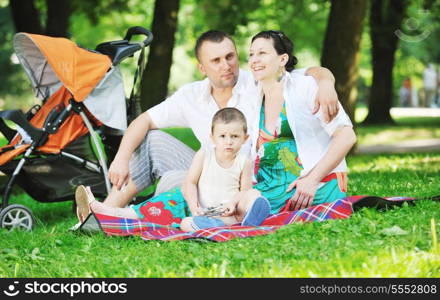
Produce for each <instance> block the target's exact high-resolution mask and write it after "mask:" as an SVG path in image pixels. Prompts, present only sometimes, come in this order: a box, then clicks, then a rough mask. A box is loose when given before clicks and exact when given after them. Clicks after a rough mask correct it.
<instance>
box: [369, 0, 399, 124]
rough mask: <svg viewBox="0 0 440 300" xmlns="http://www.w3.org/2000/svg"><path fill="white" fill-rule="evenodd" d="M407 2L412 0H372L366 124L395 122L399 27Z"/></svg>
mask: <svg viewBox="0 0 440 300" xmlns="http://www.w3.org/2000/svg"><path fill="white" fill-rule="evenodd" d="M407 4H408V0H372V1H371V9H370V37H371V42H372V66H373V83H372V86H371V92H370V99H369V103H368V115H367V118H366V119H365V121H364V123H365V124H385V123H388V124H392V123H394V121H393V119H392V117H391V114H390V108H391V105H392V100H393V67H394V62H395V52H396V49H397V45H398V41H399V39H398V36H397V35H396V30H398V29H399V28H400V27H401V25H402V20H403V18H404V15H405V9H406V6H407Z"/></svg>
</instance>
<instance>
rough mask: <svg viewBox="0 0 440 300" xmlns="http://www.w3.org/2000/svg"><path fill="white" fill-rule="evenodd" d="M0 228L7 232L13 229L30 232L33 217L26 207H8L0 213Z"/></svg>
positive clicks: (14, 205)
mask: <svg viewBox="0 0 440 300" xmlns="http://www.w3.org/2000/svg"><path fill="white" fill-rule="evenodd" d="M0 226H1V227H2V228H5V229H7V230H9V231H12V230H14V229H21V230H26V231H30V230H32V227H33V226H34V217H33V216H32V213H31V211H30V210H29V209H28V208H27V207H26V206H23V205H20V204H12V205H8V206H6V207H5V208H4V209H3V210H2V211H1V212H0Z"/></svg>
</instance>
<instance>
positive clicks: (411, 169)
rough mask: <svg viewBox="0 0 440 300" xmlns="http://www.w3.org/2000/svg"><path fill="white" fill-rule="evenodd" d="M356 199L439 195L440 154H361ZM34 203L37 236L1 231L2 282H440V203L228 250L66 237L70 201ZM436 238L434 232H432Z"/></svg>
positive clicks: (304, 228)
mask: <svg viewBox="0 0 440 300" xmlns="http://www.w3.org/2000/svg"><path fill="white" fill-rule="evenodd" d="M348 161H349V165H350V166H351V173H350V181H349V188H350V193H352V194H374V195H380V196H393V195H403V196H418V197H419V196H428V195H434V194H439V191H440V180H439V174H440V153H424V154H399V155H387V156H385V155H359V156H354V157H350V158H349V159H348ZM13 202H18V203H22V204H25V205H27V206H29V207H30V208H31V209H32V210H33V212H34V214H35V216H36V219H37V226H36V228H35V229H34V231H32V232H6V231H0V239H1V241H2V242H1V244H2V247H1V249H0V277H439V276H440V249H439V245H437V244H435V243H434V242H433V241H435V239H433V233H435V231H434V230H433V229H432V227H431V220H434V223H435V224H436V227H437V229H436V230H437V231H439V229H438V228H439V227H440V203H439V202H433V201H430V200H421V201H419V202H418V203H417V204H416V205H415V206H408V205H405V206H403V207H400V208H394V209H390V210H388V211H382V212H379V211H377V210H375V209H371V208H370V209H365V208H364V209H362V210H360V211H358V212H356V213H355V214H354V215H353V216H352V217H351V218H349V219H346V220H334V221H327V222H323V223H308V224H294V225H289V226H286V227H285V228H282V229H280V230H279V231H277V232H276V233H274V234H270V235H266V236H259V237H253V238H246V239H236V240H232V241H230V242H227V243H212V242H197V241H180V242H158V241H149V242H145V241H142V240H141V239H140V238H139V237H131V238H122V237H105V236H103V235H100V234H98V235H93V236H88V235H80V234H75V233H71V232H67V228H68V227H69V226H71V225H73V224H74V223H75V217H74V215H73V213H72V208H71V203H70V202H64V203H52V204H45V203H38V202H36V201H33V200H31V199H29V197H28V196H25V195H23V194H21V193H15V194H14V198H13ZM435 234H436V236H437V235H438V234H437V233H435Z"/></svg>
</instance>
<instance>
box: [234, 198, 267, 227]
mask: <svg viewBox="0 0 440 300" xmlns="http://www.w3.org/2000/svg"><path fill="white" fill-rule="evenodd" d="M269 215H270V204H269V201H267V199H266V198H265V197H258V198H257V199H255V201H254V203H253V204H252V206H251V208H250V209H249V210H248V212H247V213H246V215H245V216H244V218H243V221H242V222H241V225H242V226H258V225H260V224H261V223H263V221H264V220H265V219H266V218H267V217H268V216H269Z"/></svg>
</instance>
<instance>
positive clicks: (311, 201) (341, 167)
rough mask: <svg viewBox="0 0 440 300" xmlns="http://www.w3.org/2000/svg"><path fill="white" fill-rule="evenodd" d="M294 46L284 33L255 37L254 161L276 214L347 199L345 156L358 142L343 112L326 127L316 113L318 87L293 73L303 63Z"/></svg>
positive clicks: (260, 185)
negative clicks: (314, 106) (297, 64)
mask: <svg viewBox="0 0 440 300" xmlns="http://www.w3.org/2000/svg"><path fill="white" fill-rule="evenodd" d="M292 51H293V44H292V42H291V41H290V40H289V39H288V38H287V37H286V36H285V35H284V33H283V32H280V31H262V32H260V33H258V34H257V35H255V36H254V37H253V38H252V43H251V47H250V51H249V66H250V69H251V71H252V73H253V76H254V78H255V80H256V82H257V84H258V91H259V94H258V95H256V97H257V108H258V109H256V118H255V121H254V124H253V125H254V126H253V128H259V130H253V131H252V133H253V136H252V142H253V144H252V145H253V149H252V157H253V159H254V160H255V169H254V175H255V179H256V181H257V184H256V185H255V186H254V188H255V189H257V190H259V191H260V192H261V194H262V195H263V196H264V197H266V198H267V199H269V201H270V204H271V213H272V214H273V213H278V212H280V211H284V210H288V209H291V210H296V209H302V208H305V207H308V206H311V205H315V204H321V203H325V202H331V201H334V200H336V199H339V198H342V197H345V196H346V194H345V193H346V190H347V175H346V171H347V166H346V163H345V159H344V158H345V155H346V154H347V153H348V151H349V150H350V149H351V147H352V146H353V145H354V144H355V142H356V135H355V133H354V131H353V128H352V127H353V126H352V123H351V122H350V119H349V118H348V116H347V115H346V113H345V112H344V110H343V108H342V107H341V105H340V104H339V113H338V115H337V116H336V117H335V119H334V120H333V121H332V122H330V123H325V122H324V119H323V116H322V114H321V112H319V113H318V115H313V114H312V110H313V102H314V99H315V95H316V92H317V85H316V83H315V81H314V80H313V78H312V77H309V76H302V75H295V74H291V73H290V71H291V70H293V68H294V65H295V64H296V62H297V59H296V58H295V56H293V55H292Z"/></svg>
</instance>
